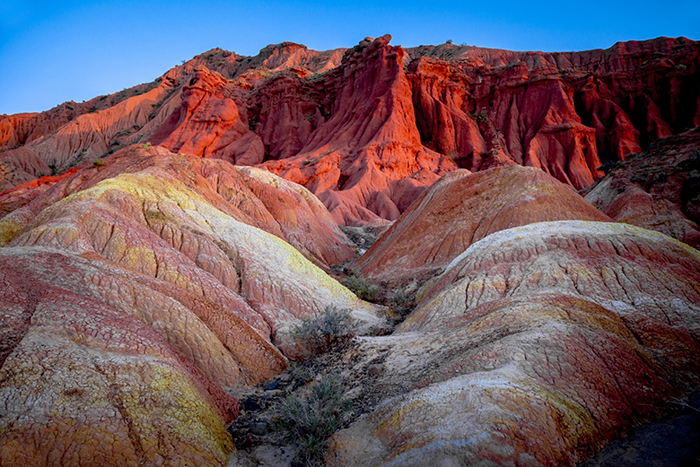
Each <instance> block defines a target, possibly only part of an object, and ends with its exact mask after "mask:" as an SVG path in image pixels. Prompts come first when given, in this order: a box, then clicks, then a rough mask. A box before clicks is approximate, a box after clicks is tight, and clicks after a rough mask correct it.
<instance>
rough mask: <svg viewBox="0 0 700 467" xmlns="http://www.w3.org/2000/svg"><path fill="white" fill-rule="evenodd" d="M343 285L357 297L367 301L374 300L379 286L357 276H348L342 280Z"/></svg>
mask: <svg viewBox="0 0 700 467" xmlns="http://www.w3.org/2000/svg"><path fill="white" fill-rule="evenodd" d="M342 283H343V285H344V286H345V287H347V288H348V289H350V290H352V291H353V293H354V294H355V295H357V298H359V299H361V300H365V301H367V302H376V301H377V297H378V295H379V288H377V287H376V286H374V285H372V284H370V283H369V282H367V280H366V279H363V278H362V277H357V276H350V277H348V278H346V279H344V280H343V281H342Z"/></svg>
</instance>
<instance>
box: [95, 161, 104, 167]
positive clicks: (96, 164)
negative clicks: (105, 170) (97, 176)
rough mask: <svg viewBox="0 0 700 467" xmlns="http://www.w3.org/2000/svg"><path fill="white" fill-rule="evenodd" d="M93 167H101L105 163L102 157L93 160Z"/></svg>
mask: <svg viewBox="0 0 700 467" xmlns="http://www.w3.org/2000/svg"><path fill="white" fill-rule="evenodd" d="M93 164H94V166H95V167H103V166H105V165H106V163H105V161H103V160H102V159H95V162H93Z"/></svg>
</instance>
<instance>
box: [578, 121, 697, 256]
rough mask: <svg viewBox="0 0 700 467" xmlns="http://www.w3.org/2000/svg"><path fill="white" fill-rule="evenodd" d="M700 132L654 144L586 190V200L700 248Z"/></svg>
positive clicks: (627, 220)
mask: <svg viewBox="0 0 700 467" xmlns="http://www.w3.org/2000/svg"><path fill="white" fill-rule="evenodd" d="M699 149H700V131H698V129H697V128H695V129H694V130H690V131H688V132H686V133H682V134H680V135H678V136H674V137H670V138H665V139H662V140H659V141H657V142H656V143H654V145H653V147H652V148H650V149H649V150H648V151H646V152H643V153H640V154H636V155H634V156H633V157H631V158H630V159H629V160H627V161H626V162H621V163H616V164H609V172H608V174H607V175H606V176H605V177H604V178H602V179H601V180H599V181H598V182H597V183H596V184H595V185H592V186H591V187H589V188H587V189H586V190H584V192H583V193H584V195H585V197H586V200H588V201H589V202H591V203H592V204H593V205H594V206H596V207H597V208H598V209H600V210H601V211H603V212H604V213H606V214H608V215H609V216H610V217H612V218H613V219H615V220H616V221H619V222H625V223H628V224H633V225H637V226H639V227H644V228H645V229H653V230H658V231H659V232H663V233H665V234H666V235H670V236H671V237H674V238H677V239H678V240H680V241H682V242H685V243H687V244H688V245H691V246H694V247H695V248H698V247H700V227H698V225H699V224H700V152H699Z"/></svg>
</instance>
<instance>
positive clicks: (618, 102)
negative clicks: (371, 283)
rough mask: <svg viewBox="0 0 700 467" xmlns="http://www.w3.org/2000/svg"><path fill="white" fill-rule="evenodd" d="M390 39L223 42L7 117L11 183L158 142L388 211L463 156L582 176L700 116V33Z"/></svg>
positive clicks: (344, 207) (349, 213) (338, 206)
mask: <svg viewBox="0 0 700 467" xmlns="http://www.w3.org/2000/svg"><path fill="white" fill-rule="evenodd" d="M389 39H390V37H389V36H388V35H387V36H384V37H381V38H378V39H376V40H372V39H371V38H368V39H365V40H363V41H362V42H361V43H360V44H359V45H358V46H356V47H354V48H352V49H349V50H346V49H338V50H333V51H326V52H316V51H312V50H308V49H307V48H306V47H304V46H302V45H298V44H293V43H283V44H278V45H271V46H268V47H266V48H264V49H263V50H261V52H260V54H259V55H258V56H256V57H242V56H239V55H236V54H233V53H231V52H226V51H224V50H221V49H214V50H211V51H209V52H207V53H205V54H202V55H199V56H197V57H195V58H193V59H192V60H190V61H188V62H187V63H185V64H184V65H182V66H178V67H175V68H173V69H172V70H170V71H168V72H167V73H166V74H165V75H163V76H162V77H161V78H159V79H158V80H156V81H155V82H153V83H150V84H144V85H140V86H138V87H136V88H132V89H129V90H125V91H122V92H120V93H117V94H114V95H111V96H103V97H100V98H96V99H93V100H92V101H89V102H86V103H83V104H75V103H67V104H63V105H62V106H59V107H57V108H56V109H52V110H51V111H49V112H44V113H40V114H18V115H10V116H2V117H0V149H2V148H5V149H9V148H14V149H9V150H8V151H6V152H5V153H0V176H2V177H3V181H2V185H0V188H9V187H10V186H13V185H16V184H19V183H22V182H24V181H27V180H28V179H29V178H31V177H34V176H37V175H49V174H50V173H51V172H52V171H53V172H61V171H63V170H65V169H66V168H68V167H70V166H72V165H76V164H77V165H80V164H85V163H91V162H92V161H93V160H94V159H96V158H97V157H99V156H101V155H103V154H106V153H110V152H113V151H114V150H116V149H118V148H119V147H122V146H125V145H128V144H132V143H136V142H140V143H145V142H147V141H150V142H151V143H153V144H161V145H163V146H165V147H167V148H168V149H170V150H171V151H174V152H175V151H177V152H186V153H192V154H194V155H197V156H203V157H214V158H222V159H224V160H227V161H230V162H234V163H237V164H245V165H257V164H264V167H265V168H266V169H267V170H271V171H273V172H275V173H277V174H279V175H282V176H283V177H284V178H287V179H289V180H293V181H295V182H298V183H301V184H303V185H304V186H306V187H307V188H308V189H309V190H311V191H312V192H313V193H314V194H316V195H317V196H319V198H320V199H321V200H322V201H323V202H324V204H325V205H326V206H327V208H328V209H329V210H330V211H331V213H332V214H333V216H334V219H335V220H336V221H338V222H341V223H345V224H368V223H379V222H382V221H386V220H394V219H396V218H397V217H398V216H399V215H400V213H401V212H403V211H404V210H405V209H406V208H407V207H408V206H409V205H410V203H411V202H412V201H413V200H414V199H416V198H417V197H418V196H419V195H420V194H421V192H422V191H423V190H424V189H425V188H426V187H427V186H429V185H430V184H432V183H433V182H434V181H435V180H437V178H439V176H441V175H442V174H444V173H445V172H447V171H450V170H454V169H455V168H456V167H457V166H459V167H461V168H466V169H469V170H471V171H479V170H483V169H487V168H490V167H494V166H500V165H509V164H518V165H526V166H533V167H537V168H540V169H542V170H543V171H545V172H547V173H549V174H551V175H552V176H554V177H555V178H557V179H558V180H560V181H562V182H564V183H566V184H569V185H571V186H573V187H574V188H576V189H581V188H584V187H586V186H588V185H590V184H591V183H593V181H594V180H595V179H596V178H598V177H600V176H602V175H603V174H602V172H600V171H599V170H598V167H599V166H600V165H601V163H602V162H608V161H616V160H622V159H624V158H625V156H626V155H627V154H630V153H635V152H639V151H640V150H643V149H646V148H647V146H648V145H649V143H651V142H653V141H654V140H656V139H658V138H662V137H667V136H669V135H672V134H675V133H678V132H681V131H684V130H686V129H688V128H692V127H696V126H698V124H700V105H698V102H699V99H700V91H699V89H700V86H699V85H698V83H699V82H700V81H699V80H700V70H699V69H698V62H699V61H700V53H699V51H700V46H699V45H698V43H697V42H695V41H691V40H688V39H685V38H678V39H669V38H659V39H654V40H649V41H644V42H634V41H633V42H625V43H618V44H616V45H614V46H613V47H612V48H610V49H607V50H592V51H586V52H570V53H541V52H509V51H504V50H493V49H482V48H477V47H468V46H456V45H452V44H443V45H441V46H437V47H419V48H414V49H406V50H404V49H402V48H401V47H400V46H391V45H390V44H389ZM20 145H23V146H21V147H19V146H20ZM19 150H22V151H21V152H20V153H18V152H17V151H19ZM20 159H21V161H20Z"/></svg>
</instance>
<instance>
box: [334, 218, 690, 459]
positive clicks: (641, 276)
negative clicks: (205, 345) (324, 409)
mask: <svg viewBox="0 0 700 467" xmlns="http://www.w3.org/2000/svg"><path fill="white" fill-rule="evenodd" d="M698 284H700V252H698V251H697V250H694V249H693V248H691V247H689V246H687V245H685V244H683V243H680V242H678V241H676V240H674V239H671V238H669V237H667V236H665V235H663V234H660V233H658V232H653V231H648V230H643V229H640V228H638V227H633V226H629V225H625V224H613V223H600V222H582V221H560V222H546V223H538V224H530V225H527V226H524V227H517V228H514V229H509V230H504V231H500V232H496V233H494V234H491V235H489V236H488V237H486V238H484V239H483V240H481V241H479V242H477V243H475V244H473V245H472V246H471V247H469V249H467V250H466V251H465V252H464V254H462V255H460V256H459V257H458V258H456V259H455V260H454V261H453V262H452V264H451V265H450V266H449V267H448V268H447V270H446V271H445V272H444V273H443V274H442V275H441V276H439V277H438V278H436V280H435V281H434V282H433V283H432V284H431V285H429V286H428V290H427V291H426V292H425V295H424V298H423V300H422V301H421V302H420V303H419V306H418V308H417V309H416V311H414V312H413V314H411V315H410V316H409V318H408V319H407V320H406V321H405V322H404V323H403V324H402V325H401V326H400V327H399V329H398V330H397V332H396V333H395V334H394V335H392V336H389V337H381V338H366V339H363V340H362V351H361V352H359V354H360V355H362V353H363V352H364V353H365V355H366V356H365V357H364V359H363V360H361V361H360V362H358V365H368V364H370V363H374V362H377V361H380V362H382V363H381V367H382V371H381V372H380V376H379V377H378V378H379V382H378V383H377V384H378V387H377V391H379V392H381V393H382V394H386V395H387V398H386V400H385V401H384V402H383V403H382V404H380V405H379V406H378V408H377V409H376V410H375V411H373V412H372V413H370V414H368V415H366V416H365V417H364V418H362V419H361V420H360V421H358V422H356V423H355V424H353V425H352V426H350V427H349V428H347V429H344V430H341V431H340V432H338V433H337V434H336V435H335V437H334V445H333V454H330V455H329V456H328V461H329V464H330V465H348V466H352V465H363V466H365V465H401V466H414V465H415V466H418V465H429V464H433V465H551V466H554V465H571V466H573V465H576V463H577V462H579V461H581V460H583V459H585V458H587V457H588V456H590V455H592V454H593V453H594V452H595V451H596V450H598V449H600V448H601V447H602V446H603V445H604V444H605V443H606V442H608V441H610V440H611V439H614V438H616V437H620V436H622V435H624V433H626V432H627V431H628V430H630V429H632V428H633V427H635V426H637V425H639V424H641V423H644V422H646V421H649V420H653V419H655V418H658V417H660V416H662V415H663V414H664V413H665V412H666V411H667V410H668V407H669V406H668V405H667V403H668V401H669V400H674V398H677V397H680V396H682V395H683V394H685V393H687V392H689V391H691V390H693V389H696V388H697V384H698V383H699V382H700V361H698V359H697V355H698V352H700V344H699V342H700V288H699V287H698ZM375 366H376V364H375Z"/></svg>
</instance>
